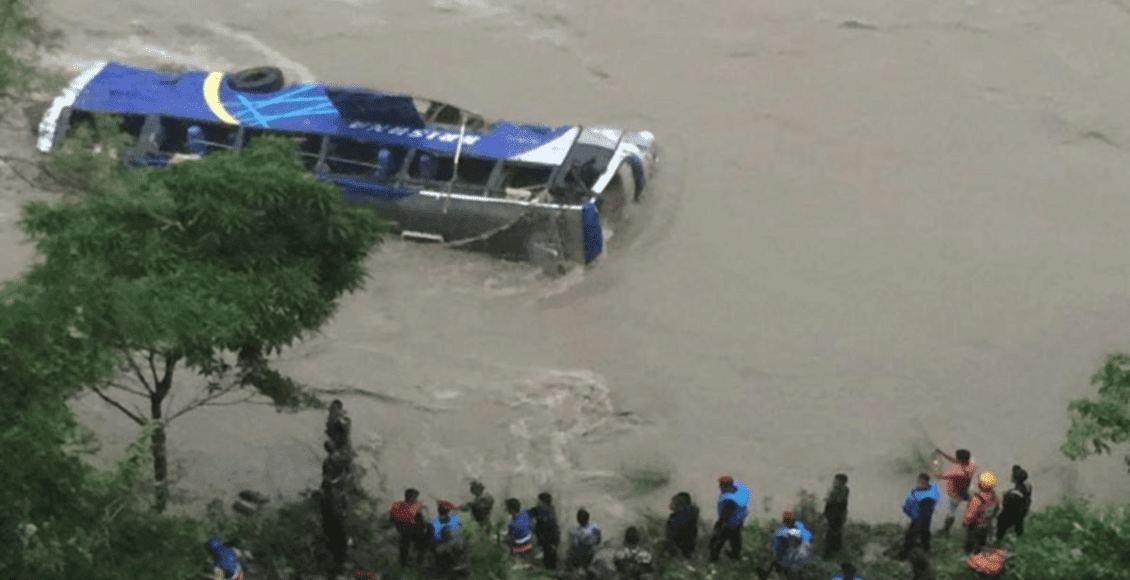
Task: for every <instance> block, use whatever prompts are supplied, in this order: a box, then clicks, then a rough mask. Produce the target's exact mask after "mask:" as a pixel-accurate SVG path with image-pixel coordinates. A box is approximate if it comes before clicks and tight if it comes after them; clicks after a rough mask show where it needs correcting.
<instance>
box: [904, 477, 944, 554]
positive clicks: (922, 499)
mask: <svg viewBox="0 0 1130 580" xmlns="http://www.w3.org/2000/svg"><path fill="white" fill-rule="evenodd" d="M940 499H941V494H940V493H938V484H937V483H935V482H933V481H930V476H929V475H928V474H926V473H919V474H918V483H917V484H916V485H915V486H914V488H913V489H911V490H910V493H908V494H906V501H905V502H903V504H902V513H904V514H906V515H907V517H909V518H910V526H909V527H907V529H906V535H904V536H903V542H902V550H901V551H900V552H899V554H900V556H901V557H906V555H907V554H909V553H910V550H911V549H912V548H914V545H915V544H916V543H919V542H921V545H922V549H923V551H925V552H927V553H929V552H930V524H931V522H932V521H933V518H934V507H935V506H936V505H937V504H938V501H939V500H940Z"/></svg>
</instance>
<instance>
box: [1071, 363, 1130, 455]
mask: <svg viewBox="0 0 1130 580" xmlns="http://www.w3.org/2000/svg"><path fill="white" fill-rule="evenodd" d="M1091 384H1092V385H1099V396H1098V399H1097V400H1093V399H1090V398H1086V399H1077V400H1074V401H1071V403H1069V404H1068V405H1067V410H1068V412H1069V413H1070V414H1071V427H1069V428H1068V430H1067V441H1066V442H1065V443H1064V444H1063V445H1062V446H1060V451H1062V452H1063V454H1064V455H1066V456H1067V457H1069V458H1071V459H1082V458H1084V457H1087V456H1088V455H1094V454H1101V453H1110V452H1111V446H1112V445H1121V444H1123V443H1126V442H1127V441H1130V355H1127V354H1124V353H1116V354H1112V355H1109V356H1107V359H1106V363H1105V364H1104V365H1103V367H1102V369H1100V370H1099V371H1098V372H1097V373H1095V374H1094V375H1093V376H1092V377H1091ZM1126 464H1127V465H1128V466H1130V455H1127V456H1126Z"/></svg>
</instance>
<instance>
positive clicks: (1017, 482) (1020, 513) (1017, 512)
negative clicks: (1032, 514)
mask: <svg viewBox="0 0 1130 580" xmlns="http://www.w3.org/2000/svg"><path fill="white" fill-rule="evenodd" d="M1012 483H1013V485H1014V487H1013V488H1012V489H1010V490H1008V491H1006V492H1004V498H1003V499H1002V503H1003V505H1002V507H1001V515H1000V516H998V517H997V542H1000V541H1001V540H1003V539H1004V535H1005V532H1007V531H1008V529H1009V528H1011V527H1015V528H1016V535H1017V536H1023V535H1024V518H1025V517H1026V516H1027V515H1028V509H1029V508H1030V507H1032V484H1031V483H1028V472H1027V471H1024V470H1023V469H1022V468H1021V467H1020V466H1019V465H1013V466H1012Z"/></svg>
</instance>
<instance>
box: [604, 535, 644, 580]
mask: <svg viewBox="0 0 1130 580" xmlns="http://www.w3.org/2000/svg"><path fill="white" fill-rule="evenodd" d="M653 560H654V558H653V557H652V555H651V552H650V551H648V550H647V549H646V548H642V547H640V531H639V530H638V529H636V527H635V526H631V527H629V528H628V529H627V530H624V546H623V547H622V548H620V549H619V550H616V553H615V554H613V555H612V566H613V567H614V568H615V569H616V573H617V574H619V577H620V578H622V579H623V580H649V579H650V578H652V573H653V571H654V570H653V569H652V561H653Z"/></svg>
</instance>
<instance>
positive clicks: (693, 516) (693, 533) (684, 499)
mask: <svg viewBox="0 0 1130 580" xmlns="http://www.w3.org/2000/svg"><path fill="white" fill-rule="evenodd" d="M669 507H670V508H671V515H670V516H668V517H667V551H668V552H669V553H674V552H677V553H680V554H682V555H683V557H684V558H687V559H688V560H689V559H691V557H693V556H694V548H695V543H696V542H697V541H698V506H696V505H695V504H694V502H693V501H691V494H689V493H687V492H685V491H680V492H679V493H676V494H675V496H674V497H672V498H671V505H670V506H669Z"/></svg>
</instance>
